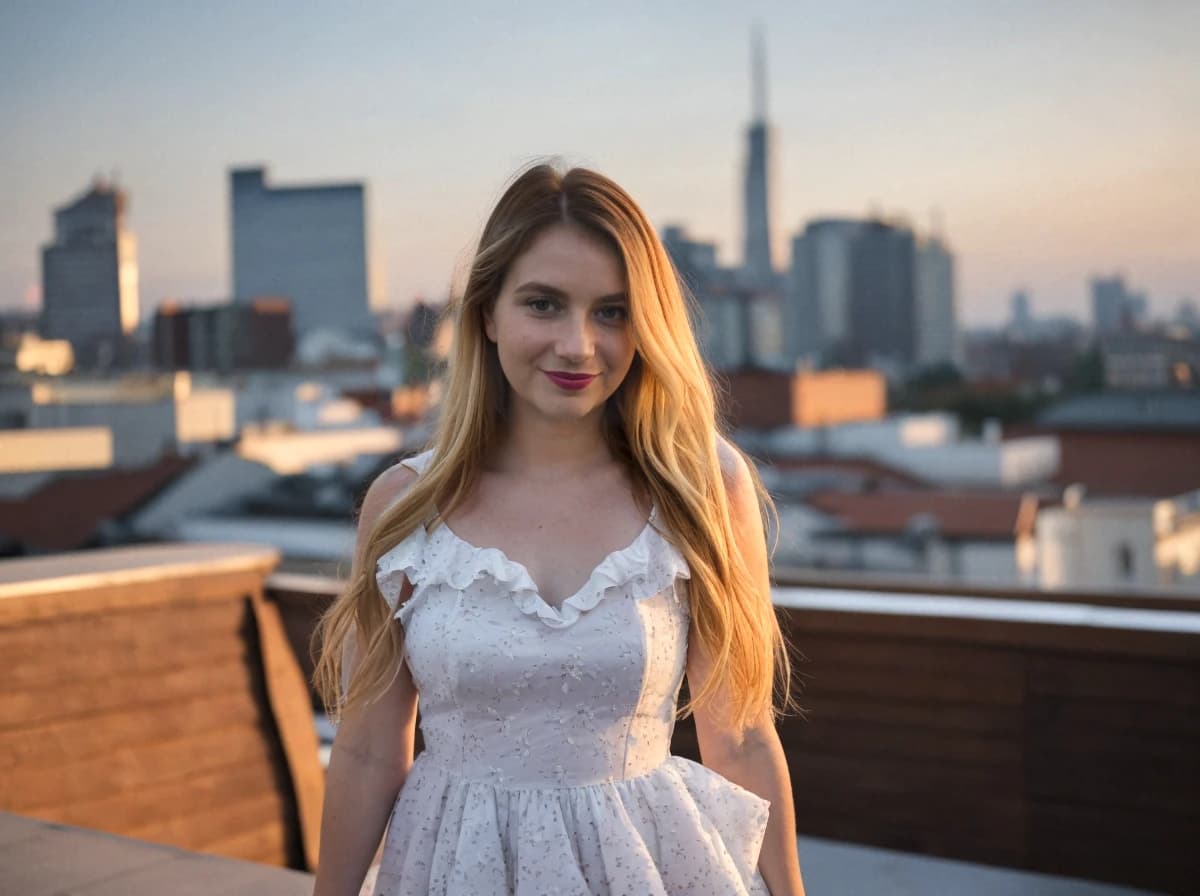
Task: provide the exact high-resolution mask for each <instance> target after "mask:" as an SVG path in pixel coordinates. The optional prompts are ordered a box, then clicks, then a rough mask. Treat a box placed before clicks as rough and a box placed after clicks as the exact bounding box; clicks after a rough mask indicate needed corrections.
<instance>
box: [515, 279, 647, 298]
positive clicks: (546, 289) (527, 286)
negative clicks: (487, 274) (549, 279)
mask: <svg viewBox="0 0 1200 896" xmlns="http://www.w3.org/2000/svg"><path fill="white" fill-rule="evenodd" d="M514 292H536V293H539V294H541V295H545V296H553V297H554V298H556V299H567V298H570V296H568V295H567V294H566V293H565V292H564V291H563V290H561V289H559V288H558V287H557V286H551V285H550V284H549V283H540V282H538V281H537V280H530V281H528V282H527V283H522V284H521V285H520V286H518V287H517V288H516V289H515V290H514ZM595 301H596V302H597V303H600V302H625V301H628V296H626V295H625V293H623V292H614V293H610V294H609V295H606V296H600V298H598V299H596V300H595Z"/></svg>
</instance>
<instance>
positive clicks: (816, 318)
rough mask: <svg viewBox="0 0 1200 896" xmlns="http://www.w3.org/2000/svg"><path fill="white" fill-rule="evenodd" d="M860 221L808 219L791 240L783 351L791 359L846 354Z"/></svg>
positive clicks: (830, 357)
mask: <svg viewBox="0 0 1200 896" xmlns="http://www.w3.org/2000/svg"><path fill="white" fill-rule="evenodd" d="M862 227H863V222H862V221H856V220H853V219H849V218H821V219H818V220H815V221H809V222H808V225H807V226H806V227H805V228H804V232H803V233H802V234H800V235H799V236H797V237H795V238H794V239H793V240H792V266H791V271H790V275H789V278H788V291H787V297H786V300H785V302H784V305H783V333H784V336H783V341H784V354H785V356H786V357H787V358H788V359H789V360H791V361H792V362H795V361H798V360H800V359H802V358H807V359H809V360H836V359H839V358H842V357H843V356H844V354H845V347H846V341H847V330H848V327H849V322H850V285H851V283H850V271H851V264H850V262H851V249H852V248H853V245H854V240H855V238H856V237H857V236H858V234H859V232H860V231H861V230H862Z"/></svg>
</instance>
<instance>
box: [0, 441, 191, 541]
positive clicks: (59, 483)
mask: <svg viewBox="0 0 1200 896" xmlns="http://www.w3.org/2000/svg"><path fill="white" fill-rule="evenodd" d="M193 463H194V461H193V460H192V459H189V458H182V457H174V456H167V457H163V458H160V459H159V460H158V461H156V462H155V463H153V464H150V465H149V466H146V467H139V468H136V469H122V470H104V471H102V472H99V473H83V474H78V473H70V474H63V475H62V476H59V477H57V478H55V479H54V480H53V481H51V482H48V483H46V484H45V485H43V486H42V487H41V488H39V489H37V490H36V491H34V492H33V493H31V494H29V495H28V496H26V497H24V498H22V499H20V500H14V501H4V500H0V539H2V540H6V541H15V542H17V543H19V544H21V545H23V546H24V547H25V549H26V550H30V551H35V552H37V551H69V550H73V549H76V548H82V547H86V546H87V545H88V544H89V543H90V542H91V540H92V539H93V537H94V536H95V534H96V530H97V528H98V527H99V526H100V524H101V523H102V522H103V521H105V520H111V519H119V518H120V517H122V516H125V515H126V514H128V513H131V512H132V511H134V510H136V509H137V508H138V507H140V506H142V504H144V503H145V502H146V501H148V500H149V499H150V498H152V497H153V496H154V495H155V494H157V493H158V492H159V491H160V490H162V489H163V488H164V487H165V486H166V485H168V484H169V483H170V482H171V481H172V480H174V479H175V478H177V477H178V476H179V475H180V474H182V473H183V472H184V471H185V470H187V469H188V468H190V467H191V466H192V464H193Z"/></svg>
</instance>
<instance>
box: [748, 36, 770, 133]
mask: <svg viewBox="0 0 1200 896" xmlns="http://www.w3.org/2000/svg"><path fill="white" fill-rule="evenodd" d="M750 52H751V60H752V63H751V68H752V74H753V80H754V95H753V99H754V121H755V122H756V123H759V122H765V121H766V120H767V50H766V46H765V44H764V41H763V28H762V23H761V22H755V23H754V30H753V32H752V33H751V44H750Z"/></svg>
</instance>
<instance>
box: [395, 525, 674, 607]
mask: <svg viewBox="0 0 1200 896" xmlns="http://www.w3.org/2000/svg"><path fill="white" fill-rule="evenodd" d="M483 576H487V577H488V578H490V579H491V580H492V581H494V582H496V584H497V585H499V586H500V587H501V589H503V590H504V591H506V592H507V594H508V596H509V597H510V599H511V600H512V602H513V604H514V605H515V606H516V607H517V609H518V610H520V612H521V613H523V614H525V615H527V616H532V617H535V618H537V619H539V620H540V621H541V622H543V623H544V624H545V625H547V626H549V627H550V628H566V627H568V626H571V625H574V624H575V622H577V621H578V620H579V618H580V617H581V616H582V615H583V614H584V613H586V612H587V611H589V610H591V609H592V608H594V607H595V606H597V605H598V604H599V603H600V602H601V601H603V600H604V599H605V598H606V597H607V596H608V595H609V594H610V593H612V592H614V591H618V590H620V591H622V593H626V594H628V595H630V596H632V597H633V599H635V600H644V599H645V598H648V597H653V596H654V595H656V594H658V593H660V592H662V591H666V590H667V589H668V588H672V589H673V586H674V584H675V580H676V579H687V578H690V577H691V573H690V570H689V569H688V565H687V561H686V560H684V558H683V555H682V554H680V553H679V551H678V550H677V549H676V547H675V546H674V545H673V544H671V543H670V542H669V541H667V539H666V538H665V537H664V536H663V534H662V533H661V532H659V531H658V529H657V528H656V527H655V514H654V513H653V512H651V514H650V518H649V520H647V522H646V525H645V526H643V527H642V531H641V532H640V533H639V534H638V535H637V537H636V538H634V540H633V541H632V542H630V543H629V544H627V545H626V546H625V547H623V548H618V549H617V550H615V551H612V552H611V553H609V554H608V555H607V556H606V557H605V558H604V559H603V560H601V561H600V563H599V564H597V566H596V567H595V569H593V570H592V572H591V574H590V575H589V576H588V578H587V581H585V582H584V584H583V585H582V586H581V587H580V588H579V590H578V591H576V592H575V593H574V594H572V595H571V596H570V597H568V598H567V599H566V600H564V601H563V602H562V603H561V604H559V605H557V606H554V605H551V604H550V603H548V602H547V601H546V600H545V599H544V598H543V597H542V595H541V592H540V590H539V589H538V586H537V583H536V582H535V581H534V579H533V576H532V575H531V574H530V572H529V570H528V569H527V568H526V567H525V566H524V564H522V563H519V562H518V561H516V560H513V559H511V558H510V557H509V556H508V555H507V554H505V553H504V551H503V550H501V549H500V548H495V547H479V546H478V545H475V544H472V543H471V542H469V541H467V540H466V539H464V538H462V537H461V536H459V535H458V534H457V533H456V532H455V531H454V530H453V529H451V528H450V527H449V526H448V525H446V524H445V523H441V524H439V525H437V526H436V528H434V529H433V530H432V531H429V530H427V529H426V528H425V527H424V526H417V527H416V529H414V530H413V532H412V533H411V534H410V535H409V536H408V537H407V538H405V539H404V540H403V541H401V542H400V543H399V544H398V545H396V547H394V548H393V549H392V550H391V551H389V552H388V553H386V554H385V555H384V556H383V557H381V558H380V559H379V563H378V564H377V567H376V579H377V580H378V582H379V587H380V591H381V593H382V594H383V595H384V598H385V599H386V600H387V601H388V604H389V605H390V606H391V607H392V609H393V611H394V612H395V613H396V615H397V617H398V618H400V619H401V621H404V620H405V619H406V617H407V616H408V614H409V613H410V612H411V611H412V608H413V606H414V605H415V603H416V600H417V597H418V596H419V594H420V593H421V592H423V591H424V590H425V589H426V588H428V587H429V586H432V585H437V584H445V585H447V586H449V587H450V588H452V589H454V590H455V591H465V590H466V589H467V588H468V587H469V586H470V585H471V584H472V583H473V582H475V581H476V580H477V579H479V578H481V577H483ZM404 579H407V580H408V581H409V582H411V583H412V585H413V593H412V594H411V595H410V597H409V599H408V600H407V601H406V602H405V604H404V605H403V606H398V600H399V596H400V592H401V590H402V587H403V581H404ZM674 596H676V597H678V594H675V595H674Z"/></svg>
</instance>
